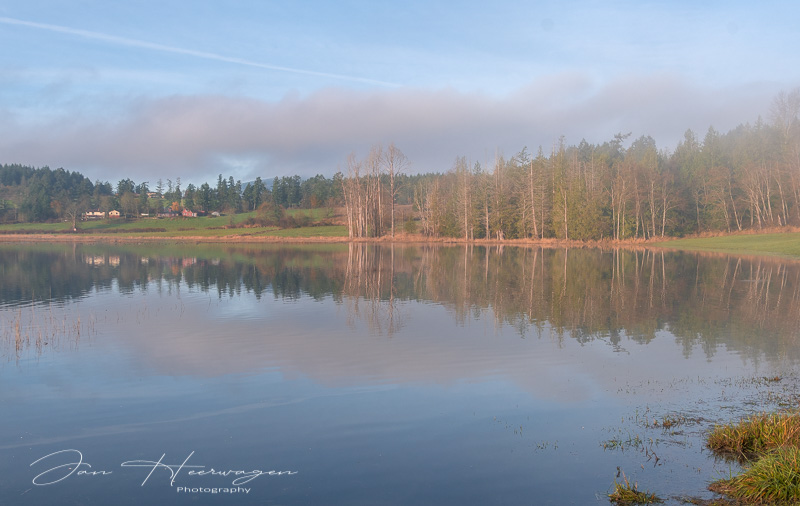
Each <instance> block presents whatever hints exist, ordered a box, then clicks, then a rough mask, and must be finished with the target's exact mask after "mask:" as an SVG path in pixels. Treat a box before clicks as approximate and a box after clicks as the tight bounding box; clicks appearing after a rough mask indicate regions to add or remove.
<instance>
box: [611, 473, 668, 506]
mask: <svg viewBox="0 0 800 506" xmlns="http://www.w3.org/2000/svg"><path fill="white" fill-rule="evenodd" d="M608 500H609V501H611V502H612V503H614V504H619V505H627V504H654V503H660V502H663V501H662V500H661V499H660V498H659V497H658V496H656V495H655V494H653V493H651V492H642V491H641V490H639V488H638V484H637V483H634V484H633V485H631V483H630V482H629V481H628V478H627V477H626V476H625V473H623V474H622V483H620V482H618V481H617V480H616V479H614V490H613V491H612V492H611V493H610V494H608Z"/></svg>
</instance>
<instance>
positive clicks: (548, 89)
mask: <svg viewBox="0 0 800 506" xmlns="http://www.w3.org/2000/svg"><path fill="white" fill-rule="evenodd" d="M797 19H800V4H798V3H797V2H790V1H785V2H774V1H773V2H769V1H767V2H762V3H760V4H756V3H755V2H679V1H675V2H633V1H617V2H615V1H605V2H594V1H582V2H562V3H555V2H546V3H545V2H513V1H497V2H493V3H492V4H491V5H490V4H489V3H487V2H481V3H478V2H431V1H426V2H421V1H415V0H414V1H406V2H403V3H402V4H396V3H389V2H374V1H373V2H367V1H364V2H356V1H340V2H256V1H249V2H243V1H240V2H235V1H234V2H231V1H226V2H222V1H209V0H205V1H204V0H200V1H192V2H187V1H169V0H161V1H158V2H155V1H127V2H99V1H95V0H84V1H73V2H57V1H45V0H26V1H24V2H23V1H3V0H0V47H2V48H3V50H2V51H0V163H24V164H29V165H35V166H42V165H49V166H51V167H64V168H65V169H68V170H77V171H80V172H82V173H84V174H85V175H87V176H89V177H91V178H92V179H101V180H108V181H111V182H112V183H115V182H116V181H118V180H119V179H121V178H123V177H130V178H131V179H133V180H134V181H135V182H137V183H138V182H141V181H149V182H150V183H151V186H153V185H154V183H155V181H156V180H157V179H158V178H163V179H166V178H171V179H173V180H174V179H175V178H176V177H178V176H180V177H181V178H182V180H183V181H186V182H195V183H196V184H198V183H201V182H203V181H207V180H208V181H212V180H216V176H217V174H220V173H222V174H223V175H224V176H228V175H232V176H234V178H236V179H242V180H249V179H253V178H255V177H256V176H261V177H273V176H276V175H277V176H281V175H293V174H300V175H303V176H312V175H314V174H317V173H322V174H325V175H326V176H331V175H333V173H334V172H336V170H337V168H340V167H341V168H342V169H343V168H344V164H345V161H346V158H347V155H348V154H349V153H351V152H355V153H356V155H358V156H365V155H366V153H367V151H368V149H369V147H370V146H371V145H373V144H376V143H381V144H383V145H387V144H389V143H390V142H394V143H395V144H396V145H397V146H398V147H400V148H401V149H402V150H403V151H404V152H405V153H406V155H407V156H408V158H409V159H410V161H411V164H412V165H411V170H412V171H415V172H425V171H439V172H443V171H446V170H448V169H449V168H450V167H451V166H452V163H453V160H454V159H455V158H456V157H457V156H466V157H467V158H469V159H470V160H472V161H479V162H481V163H483V164H489V165H491V162H492V160H493V159H494V157H495V154H496V153H500V154H502V155H505V156H507V157H508V156H512V155H513V154H514V153H516V152H518V151H519V150H521V149H522V148H523V147H524V146H528V148H529V150H532V151H535V150H536V148H537V147H538V146H539V145H542V146H544V147H545V150H547V149H549V146H551V145H552V144H553V142H554V141H556V140H557V139H558V138H559V137H560V136H561V135H564V136H565V138H566V141H567V142H568V143H577V142H579V141H580V140H581V138H586V139H587V140H588V141H590V142H603V141H606V140H609V139H611V138H612V137H613V135H614V134H615V133H617V132H632V133H633V137H638V136H640V135H651V136H653V137H654V138H655V139H656V141H657V142H658V145H659V146H660V147H662V148H666V149H670V148H672V147H674V145H675V143H676V142H677V141H678V140H679V139H680V138H681V137H682V135H683V132H684V131H685V130H686V129H687V128H692V129H694V130H695V131H697V132H698V134H699V135H700V137H701V138H702V136H703V134H704V133H705V131H706V130H707V129H708V127H709V126H714V127H715V128H716V129H717V130H720V131H727V130H728V129H730V128H733V127H734V126H736V125H737V124H739V123H744V122H753V121H755V120H756V119H757V117H758V116H759V115H762V116H764V117H765V119H768V116H769V105H770V102H771V101H772V99H773V97H774V96H775V94H776V93H777V92H779V91H781V90H785V91H789V90H791V89H794V88H796V87H798V86H800V56H798V51H797V48H798V47H800V30H798V29H797V27H796V20H797ZM184 185H185V184H184Z"/></svg>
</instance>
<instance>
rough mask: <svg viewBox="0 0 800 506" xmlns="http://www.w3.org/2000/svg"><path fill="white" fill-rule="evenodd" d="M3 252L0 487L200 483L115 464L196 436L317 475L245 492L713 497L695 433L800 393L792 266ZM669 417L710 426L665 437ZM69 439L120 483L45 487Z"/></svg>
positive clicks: (97, 495)
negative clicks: (40, 475)
mask: <svg viewBox="0 0 800 506" xmlns="http://www.w3.org/2000/svg"><path fill="white" fill-rule="evenodd" d="M0 272H2V274H3V276H2V285H1V286H0V323H2V343H3V344H4V347H3V351H2V352H3V354H4V355H5V356H7V357H9V360H7V361H0V380H2V384H3V389H0V405H2V406H3V409H4V414H6V416H4V417H0V456H2V458H0V474H2V475H3V476H4V477H5V479H6V481H7V483H9V484H10V486H9V487H4V488H3V490H0V503H3V504H5V503H9V504H31V505H33V504H35V505H36V506H40V505H42V504H54V505H56V504H57V505H61V504H65V503H69V504H111V503H113V504H123V503H126V502H125V501H127V504H141V503H146V502H151V503H155V504H161V503H165V502H169V503H170V504H173V503H174V504H196V503H197V500H198V497H197V496H177V497H176V496H175V495H174V491H173V490H171V489H170V487H169V485H168V484H165V483H164V482H165V481H167V480H163V479H162V480H160V481H157V482H156V480H155V479H154V486H153V487H152V488H150V487H148V488H143V487H141V486H140V483H141V477H138V476H136V475H134V476H132V477H131V476H130V475H126V474H123V473H122V472H121V470H120V468H119V462H122V461H127V460H130V459H136V458H139V459H153V458H156V459H157V458H158V456H159V455H161V454H162V453H165V452H166V453H167V454H168V456H169V457H170V458H185V456H186V455H188V454H189V453H190V452H191V451H195V450H196V451H197V458H198V459H202V462H203V463H210V464H216V463H217V462H222V463H225V465H231V466H234V465H238V466H251V467H257V466H261V465H272V466H282V467H287V468H291V469H297V470H299V471H300V474H298V475H297V480H295V481H292V482H289V481H281V482H275V483H273V482H269V483H264V484H261V485H259V487H257V489H254V494H257V495H253V496H251V497H247V498H237V503H239V504H269V503H273V502H280V503H287V504H356V503H360V504H392V505H394V504H398V505H399V504H437V505H439V504H453V505H461V504H474V503H480V504H529V503H531V501H532V500H533V501H535V502H537V503H541V504H547V503H549V504H566V503H573V504H590V503H592V500H593V498H596V497H599V498H600V500H598V502H599V503H606V501H605V499H604V495H603V493H604V491H605V490H606V489H607V488H608V486H609V485H610V483H611V482H612V479H613V477H614V472H615V469H616V468H617V466H622V468H623V470H625V471H626V472H628V475H629V476H630V477H631V478H633V479H635V480H637V481H639V483H641V484H644V483H647V484H648V485H647V487H648V488H651V489H656V490H659V491H661V492H662V494H663V495H667V494H673V495H674V496H678V495H679V494H684V493H685V492H687V491H689V493H690V494H695V493H700V494H702V493H703V492H702V491H703V490H704V488H705V483H707V481H708V480H710V479H713V477H715V476H716V475H718V474H719V473H720V472H725V471H726V470H727V465H725V466H726V467H725V468H724V469H720V468H716V467H714V466H715V465H716V464H715V463H713V462H711V463H710V462H709V459H710V457H709V456H708V455H705V454H703V452H702V451H700V450H699V449H700V448H702V436H703V433H704V430H705V429H706V428H707V427H706V425H708V424H710V423H713V422H715V421H718V420H719V421H722V420H720V419H721V418H722V417H728V416H729V417H731V418H736V417H738V416H739V415H740V414H741V407H742V406H744V405H746V406H747V407H748V409H751V408H752V409H762V408H763V407H765V406H773V405H775V404H776V403H777V402H781V399H787V398H790V397H791V396H792V395H795V394H796V392H797V388H796V386H797V384H798V379H797V375H796V374H794V369H795V367H794V365H795V363H796V361H797V358H798V357H797V353H798V352H797V350H796V349H795V348H796V347H795V346H794V344H795V342H796V339H797V337H798V332H799V331H800V325H798V323H800V322H799V321H798V318H799V317H800V309H798V308H799V306H798V302H799V299H800V293H798V287H799V286H800V279H799V278H798V275H799V272H800V266H799V265H798V264H796V263H786V262H781V261H775V260H767V259H744V258H736V257H723V256H719V257H710V256H702V255H697V254H676V253H664V252H661V251H648V250H638V251H631V250H605V251H600V250H589V249H572V250H564V249H542V248H511V247H505V248H503V247H483V246H474V245H472V246H456V247H447V246H442V245H413V246H402V247H401V246H391V245H367V244H353V245H317V246H271V245H245V246H219V245H198V246H194V245H191V246H189V245H162V244H159V245H154V244H148V245H139V246H136V245H91V244H85V245H75V246H72V245H69V246H63V245H47V246H44V245H30V246H25V245H0ZM37 325H38V327H37ZM26 332H27V335H29V336H31V337H32V339H30V340H24V339H22V340H18V339H17V337H16V336H17V335H20V336H24V335H26V334H25V333H26ZM37 332H39V333H41V334H42V335H46V336H47V339H46V340H44V339H43V340H42V344H41V345H37V344H36V343H37V339H36V336H37ZM45 342H46V343H49V344H44V343H45ZM54 344H58V345H59V347H58V348H55V349H54V348H53V345H54ZM51 350H52V351H51ZM31 357H33V358H34V359H35V360H29V359H30V358H31ZM15 360H16V364H14V361H15ZM763 376H770V377H776V376H779V377H780V378H782V381H780V382H775V381H770V382H766V383H764V382H761V381H759V378H761V377H763ZM791 398H792V399H796V397H791ZM769 403H772V404H769ZM667 415H678V416H679V417H683V418H685V419H686V420H691V422H690V423H688V422H687V423H686V425H685V426H683V427H681V429H680V431H679V433H678V432H676V433H669V434H667V433H666V432H664V431H663V429H662V428H661V427H660V426H659V427H656V426H655V425H654V424H653V423H652V420H663V419H664V417H665V416H667ZM620 420H622V422H620ZM639 436H641V441H649V443H648V445H647V446H642V445H640V446H639V447H638V448H637V447H636V445H633V449H632V450H625V451H622V450H616V451H612V450H608V449H607V448H608V447H609V445H608V444H607V442H608V441H617V440H618V441H622V442H626V446H627V445H628V443H627V441H633V440H635V438H638V437H639ZM66 448H77V449H80V450H81V451H85V453H86V455H87V456H89V455H91V460H92V462H93V463H96V464H97V465H98V466H99V465H101V464H102V465H104V466H106V465H112V464H116V467H115V468H114V469H116V474H115V475H114V478H115V479H116V480H118V481H113V482H112V481H109V482H108V483H109V484H108V485H106V488H101V485H94V483H97V482H93V487H96V488H88V487H87V488H85V489H84V488H80V487H81V485H79V484H76V485H74V488H73V489H67V488H65V489H52V490H38V489H34V490H32V491H30V490H27V489H29V488H30V480H31V476H29V474H30V464H31V462H33V461H35V460H36V459H38V458H41V457H42V456H43V455H47V454H48V453H50V452H53V451H59V450H63V449H66ZM653 451H655V452H656V453H657V457H658V458H657V459H654V458H652V455H653V454H652V453H651V452H653ZM87 458H88V457H87ZM654 463H655V465H654ZM645 468H646V469H645ZM701 469H702V472H701ZM640 470H641V471H640ZM633 473H637V474H636V475H632V474H633ZM648 473H649V474H648ZM137 478H138V479H137ZM154 478H156V477H155V476H154ZM161 478H163V476H161ZM124 480H129V481H124ZM576 482H577V483H579V484H580V486H576V485H575V483H576ZM204 484H205V483H204ZM364 484H370V486H369V487H365V486H364ZM120 490H121V491H124V492H125V493H126V494H129V495H125V497H121V496H120V497H117V496H115V495H114V494H115V493H119V491H120ZM65 498H69V501H67V500H65ZM170 498H172V499H170ZM70 501H71V502H70ZM201 502H202V501H201ZM202 503H204V504H222V503H223V501H222V500H216V501H215V500H214V499H208V500H207V501H206V502H202Z"/></svg>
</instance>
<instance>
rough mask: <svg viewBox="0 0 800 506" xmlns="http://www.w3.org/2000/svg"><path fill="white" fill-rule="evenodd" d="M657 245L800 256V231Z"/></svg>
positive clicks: (702, 238)
mask: <svg viewBox="0 0 800 506" xmlns="http://www.w3.org/2000/svg"><path fill="white" fill-rule="evenodd" d="M655 246H661V247H664V248H671V249H679V250H689V251H717V252H720V253H735V254H739V255H774V256H783V257H791V258H800V232H784V233H777V234H748V235H728V236H720V237H698V238H691V239H676V240H674V241H664V242H659V243H655Z"/></svg>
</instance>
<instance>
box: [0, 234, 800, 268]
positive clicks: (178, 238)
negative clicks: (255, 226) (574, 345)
mask: <svg viewBox="0 0 800 506" xmlns="http://www.w3.org/2000/svg"><path fill="white" fill-rule="evenodd" d="M795 234H796V235H797V236H798V237H797V238H795V237H788V236H790V235H795ZM757 237H764V238H767V237H769V238H781V239H782V240H785V239H784V238H788V240H789V241H790V242H792V243H793V244H794V241H795V239H796V244H797V245H798V247H797V248H794V249H793V250H792V251H791V252H790V253H787V252H785V251H779V250H773V249H769V248H765V249H763V250H762V249H759V248H755V249H753V248H752V244H749V245H748V244H745V243H746V242H748V241H753V239H754V238H757ZM687 241H688V242H689V243H690V244H686V242H687ZM726 241H733V242H734V244H718V243H719V242H726ZM164 242H170V243H185V244H231V245H236V244H251V245H252V244H348V243H353V244H386V245H388V244H427V245H473V246H499V247H502V246H513V247H541V248H598V249H605V250H608V249H619V248H624V249H632V250H637V249H659V250H663V251H686V252H690V251H691V252H698V253H706V254H717V255H737V256H748V257H755V256H761V257H776V258H782V259H785V260H795V261H800V254H798V253H795V251H800V229H798V228H797V227H787V228H780V229H767V230H761V231H745V232H733V233H730V234H699V235H695V236H689V237H670V238H660V237H659V238H656V239H623V240H610V239H603V240H589V241H579V240H571V239H570V240H565V239H555V238H547V239H504V240H498V239H472V240H466V239H463V238H455V237H427V236H424V235H421V234H414V235H409V234H405V233H403V234H397V235H396V236H395V237H393V238H392V237H388V236H383V237H368V238H349V237H343V236H307V237H283V236H275V235H258V236H256V235H248V234H230V235H220V236H209V235H165V236H151V235H140V234H136V233H131V234H123V233H114V234H91V233H87V234H82V233H56V234H48V233H35V234H14V233H0V243H54V244H57V243H61V244H63V243H73V244H102V243H107V244H136V243H139V244H142V243H150V244H155V243H164ZM697 242H699V244H695V243H697ZM738 242H741V243H742V244H738ZM748 246H751V247H750V248H748Z"/></svg>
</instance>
